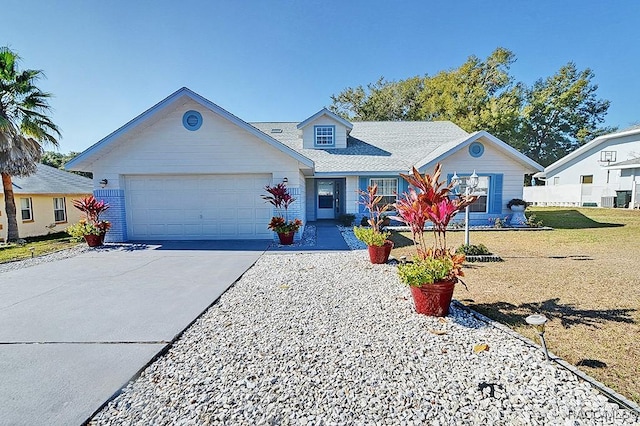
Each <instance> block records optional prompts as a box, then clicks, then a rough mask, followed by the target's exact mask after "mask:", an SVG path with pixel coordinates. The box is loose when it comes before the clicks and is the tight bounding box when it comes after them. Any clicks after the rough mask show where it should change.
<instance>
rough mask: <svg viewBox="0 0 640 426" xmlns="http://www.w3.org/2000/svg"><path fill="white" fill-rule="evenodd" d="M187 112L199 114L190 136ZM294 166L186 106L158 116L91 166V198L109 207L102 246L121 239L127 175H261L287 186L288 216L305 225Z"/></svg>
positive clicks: (214, 118) (195, 107) (240, 131)
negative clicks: (197, 125) (108, 223)
mask: <svg viewBox="0 0 640 426" xmlns="http://www.w3.org/2000/svg"><path fill="white" fill-rule="evenodd" d="M188 110H195V111H198V112H200V114H202V118H203V120H202V125H201V127H200V128H199V129H198V130H196V131H190V130H187V129H186V128H185V127H184V126H183V124H182V117H183V115H184V113H185V112H186V111H188ZM299 166H300V164H299V163H298V161H297V160H295V159H294V158H292V157H290V156H289V155H287V154H285V153H283V152H281V151H280V150H278V149H277V148H275V147H273V146H271V145H269V144H268V143H266V142H265V141H263V140H261V139H260V138H258V137H256V136H254V135H253V134H251V133H249V132H247V131H246V130H244V129H242V128H241V127H238V126H237V125H235V124H233V123H230V122H229V121H227V120H226V119H224V118H221V117H219V116H218V115H216V114H215V113H213V112H211V111H210V110H208V109H206V108H203V107H202V106H200V104H198V103H196V102H192V101H189V102H187V103H185V104H183V105H179V106H177V107H176V108H173V109H171V110H169V111H166V112H164V113H162V114H159V117H156V118H155V120H154V122H152V123H147V127H145V128H144V129H142V130H140V131H133V132H131V133H130V134H129V136H127V135H125V136H124V139H123V140H120V141H117V142H116V143H114V145H113V147H112V150H111V151H110V152H109V153H107V154H105V155H104V156H102V157H101V158H100V159H99V160H97V161H96V162H95V163H94V164H93V165H92V170H93V175H94V180H93V182H94V193H95V195H96V198H99V199H104V200H105V201H106V202H108V203H109V204H110V205H112V208H111V209H110V210H109V211H107V215H106V216H105V219H107V220H109V221H111V222H112V228H111V230H110V231H109V232H108V233H107V237H106V241H110V242H117V241H126V239H127V224H126V210H125V209H126V206H125V199H126V193H125V189H126V188H125V180H126V179H125V177H126V176H128V175H147V174H155V175H162V174H164V175H185V174H201V175H228V174H246V173H254V174H265V173H267V174H270V175H271V176H272V178H273V183H274V184H275V183H278V182H282V181H283V180H284V178H287V180H288V183H287V186H288V187H289V189H290V191H291V193H292V195H293V196H294V197H295V198H297V201H296V202H295V203H294V204H293V205H291V206H290V208H289V212H290V214H289V215H290V217H292V218H293V217H297V218H300V219H301V220H302V221H303V222H306V209H305V205H306V203H305V200H304V198H303V197H304V196H305V194H306V192H305V191H304V184H305V181H304V177H303V176H302V175H301V173H300V167H299ZM102 179H107V180H108V184H107V186H106V187H105V188H101V187H100V184H99V182H100V181H101V180H102ZM275 213H276V212H274V214H275ZM266 226H267V224H266V223H265V227H266Z"/></svg>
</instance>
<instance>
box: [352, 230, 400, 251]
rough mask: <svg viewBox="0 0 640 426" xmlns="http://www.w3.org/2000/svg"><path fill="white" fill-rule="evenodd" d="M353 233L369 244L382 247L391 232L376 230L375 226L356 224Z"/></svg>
mask: <svg viewBox="0 0 640 426" xmlns="http://www.w3.org/2000/svg"><path fill="white" fill-rule="evenodd" d="M353 233H354V235H355V236H356V238H357V239H359V240H360V241H362V242H363V243H365V244H366V245H368V246H375V247H382V246H383V245H384V242H385V241H386V239H387V238H389V235H391V233H390V232H376V231H375V229H373V228H365V227H362V226H356V227H355V228H353Z"/></svg>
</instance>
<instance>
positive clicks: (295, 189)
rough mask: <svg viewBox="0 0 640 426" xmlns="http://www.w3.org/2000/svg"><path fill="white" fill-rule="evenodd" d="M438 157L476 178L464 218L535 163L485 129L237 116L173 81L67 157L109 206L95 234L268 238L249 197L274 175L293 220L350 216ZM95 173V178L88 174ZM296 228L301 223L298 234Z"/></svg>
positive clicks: (328, 115)
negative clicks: (104, 228)
mask: <svg viewBox="0 0 640 426" xmlns="http://www.w3.org/2000/svg"><path fill="white" fill-rule="evenodd" d="M438 162H440V163H442V164H443V173H445V176H448V177H449V179H450V178H451V176H453V174H454V173H457V175H458V176H460V177H461V178H462V180H463V184H462V185H461V188H460V190H461V191H464V179H465V177H468V176H470V175H471V174H472V173H473V172H474V171H475V172H476V173H477V175H479V176H480V183H479V185H478V188H477V189H476V193H477V194H478V195H479V196H480V197H479V200H478V202H477V203H476V204H474V206H472V213H471V221H472V223H478V224H487V220H488V219H489V218H490V217H496V216H501V215H506V214H508V211H507V209H506V203H507V202H508V201H509V200H510V199H511V198H521V197H522V189H523V182H524V175H525V174H530V173H535V172H538V171H541V170H542V167H541V166H540V165H539V164H537V163H536V162H534V161H533V160H531V159H529V158H528V157H526V156H524V155H523V154H521V153H520V152H518V151H516V150H515V149H513V148H512V147H510V146H509V145H507V144H506V143H504V142H503V141H501V140H499V139H497V138H496V137H494V136H492V135H491V134H489V133H487V132H484V131H480V132H475V133H471V134H469V133H467V132H465V131H464V130H462V129H460V128H459V127H458V126H456V125H455V124H453V123H451V122H447V121H444V122H353V123H351V122H349V121H347V120H345V119H344V118H342V117H340V116H338V115H336V114H334V113H332V112H331V111H329V110H327V109H322V110H320V111H318V112H317V113H315V114H313V115H311V116H310V117H308V118H306V119H304V120H303V121H301V122H261V123H248V122H245V121H243V120H242V119H240V118H238V117H236V116H235V115H233V114H231V113H230V112H228V111H226V110H224V109H223V108H221V107H219V106H218V105H216V104H214V103H213V102H211V101H209V100H208V99H205V98H204V97H202V96H200V95H199V94H197V93H195V92H193V91H191V90H189V89H187V88H182V89H180V90H178V91H176V92H175V93H173V94H171V95H170V96H169V97H167V98H166V99H164V100H162V101H161V102H159V103H158V104H156V105H154V106H153V107H151V108H150V109H149V110H147V111H145V112H144V113H142V114H141V115H139V116H138V117H135V118H134V119H133V120H131V121H130V122H129V123H127V124H125V125H124V126H122V127H121V128H119V129H117V130H116V131H114V132H113V133H111V134H110V135H108V136H107V137H105V138H104V139H102V140H101V141H99V142H98V143H96V144H95V145H93V146H91V147H90V148H88V149H87V150H86V151H84V152H83V153H81V154H80V155H78V156H77V157H76V158H74V159H73V160H72V161H70V162H69V163H67V165H66V167H67V169H70V170H79V171H91V172H93V176H94V195H95V196H96V198H98V199H103V200H105V201H106V202H108V203H109V204H110V205H111V209H110V210H109V211H107V212H106V213H107V214H106V219H108V220H110V221H111V222H112V223H113V227H112V229H111V231H110V232H109V233H108V234H107V241H136V240H144V241H147V240H198V239H271V238H273V236H274V234H273V233H272V232H271V231H269V230H268V229H267V224H268V222H269V220H270V218H271V216H272V215H274V213H275V212H274V211H273V209H272V208H271V207H272V206H271V205H269V204H267V203H265V202H264V200H262V198H261V197H260V195H262V194H264V193H265V191H264V187H265V186H266V185H274V184H277V183H279V182H286V184H287V186H288V188H289V190H290V192H291V194H292V195H293V196H294V197H295V198H296V201H295V203H293V205H292V206H291V207H290V208H289V217H290V218H293V217H296V218H300V219H301V220H302V221H303V222H304V223H307V222H310V221H317V220H325V219H334V218H337V217H338V216H340V215H341V214H344V213H352V214H356V215H357V216H362V214H363V210H362V206H361V205H360V204H359V202H358V201H359V199H358V190H364V189H366V188H367V186H369V185H374V184H377V185H378V187H379V193H381V194H382V195H383V196H384V197H385V201H386V202H389V203H392V202H394V201H395V199H396V197H397V196H398V194H401V193H402V192H403V191H406V190H407V187H406V184H405V183H404V181H403V180H402V179H401V178H400V173H408V172H409V171H410V170H411V169H412V167H416V168H417V169H418V170H419V171H420V172H421V173H424V172H430V171H432V170H433V168H434V166H435V165H436V163H438ZM100 182H102V184H101V183H100ZM300 232H302V230H301V231H300Z"/></svg>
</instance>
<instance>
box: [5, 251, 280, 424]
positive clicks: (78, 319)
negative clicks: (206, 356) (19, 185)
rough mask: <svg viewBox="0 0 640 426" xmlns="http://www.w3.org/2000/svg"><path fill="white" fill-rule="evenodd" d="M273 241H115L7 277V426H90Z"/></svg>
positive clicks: (6, 275)
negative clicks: (96, 414) (83, 425)
mask: <svg viewBox="0 0 640 426" xmlns="http://www.w3.org/2000/svg"><path fill="white" fill-rule="evenodd" d="M269 243H270V242H269V241H252V242H237V241H234V242H223V241H217V242H211V241H209V242H180V243H163V244H155V245H154V244H149V245H147V244H134V245H120V246H119V245H112V246H107V248H104V249H97V250H92V251H90V252H86V253H83V254H81V255H78V256H75V257H72V258H68V259H63V260H59V261H53V262H48V263H42V264H39V265H35V266H32V267H28V268H23V269H18V270H14V271H9V272H5V273H2V274H0V372H1V373H0V374H1V376H0V377H1V380H0V425H34V424H48V425H74V424H81V423H82V422H84V421H85V420H86V419H87V418H88V417H89V416H90V415H91V414H92V413H93V412H94V411H95V410H96V409H98V408H99V407H100V406H101V405H102V404H103V403H104V402H105V401H106V400H107V399H109V398H110V397H111V396H112V395H113V394H114V393H116V392H117V391H118V390H119V389H120V388H121V387H122V386H123V385H125V384H126V383H127V382H128V381H129V379H131V378H132V377H133V376H135V375H136V374H137V373H138V372H139V371H140V370H141V369H142V368H143V367H144V366H146V365H147V364H148V363H149V362H150V361H151V360H152V359H153V358H154V357H155V356H156V355H157V354H158V353H159V352H161V351H162V350H163V349H165V347H166V346H167V345H168V344H169V343H170V342H171V341H172V340H173V339H174V338H175V337H176V336H177V335H179V334H180V333H181V332H182V331H183V330H184V329H185V328H186V327H187V326H188V325H189V324H190V323H191V322H192V321H193V320H194V319H196V318H197V317H198V316H199V315H200V314H201V313H202V312H203V311H204V310H206V309H207V307H208V306H209V305H211V304H212V303H213V302H214V301H215V300H216V299H217V298H218V297H220V295H221V294H222V293H224V292H225V291H226V290H227V289H228V288H229V287H230V286H231V285H232V284H233V283H234V282H235V281H236V280H237V279H238V278H239V277H240V276H241V275H242V274H243V273H244V272H245V271H246V270H247V269H248V268H249V267H251V265H253V264H254V263H255V261H256V260H257V259H258V258H259V257H260V256H261V255H262V253H264V250H265V249H266V248H267V246H268V245H269Z"/></svg>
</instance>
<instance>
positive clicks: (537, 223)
mask: <svg viewBox="0 0 640 426" xmlns="http://www.w3.org/2000/svg"><path fill="white" fill-rule="evenodd" d="M527 226H530V227H532V228H542V227H543V226H544V223H542V220H540V219H538V218H537V217H536V215H535V214H534V213H531V214H530V215H529V216H527Z"/></svg>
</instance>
